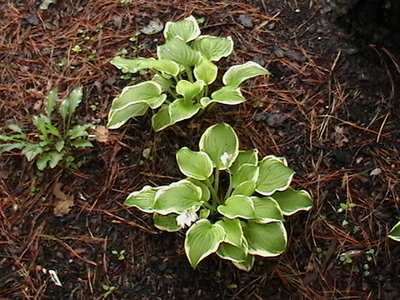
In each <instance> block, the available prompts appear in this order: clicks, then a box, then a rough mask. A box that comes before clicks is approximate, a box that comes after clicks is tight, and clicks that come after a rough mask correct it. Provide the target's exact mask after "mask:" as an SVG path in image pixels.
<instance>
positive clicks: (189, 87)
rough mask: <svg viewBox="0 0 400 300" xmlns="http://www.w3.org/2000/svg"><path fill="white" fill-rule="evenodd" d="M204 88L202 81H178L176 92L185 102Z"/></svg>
mask: <svg viewBox="0 0 400 300" xmlns="http://www.w3.org/2000/svg"><path fill="white" fill-rule="evenodd" d="M203 88H204V81H203V80H198V81H196V82H193V83H192V82H189V81H187V80H180V81H179V82H178V83H177V84H176V92H177V93H178V94H179V95H182V96H183V98H185V99H186V100H191V99H193V98H194V97H196V96H197V95H198V94H200V93H201V91H202V90H203Z"/></svg>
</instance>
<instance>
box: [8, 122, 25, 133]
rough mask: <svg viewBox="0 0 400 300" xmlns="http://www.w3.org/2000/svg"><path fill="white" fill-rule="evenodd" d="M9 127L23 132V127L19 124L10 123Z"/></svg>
mask: <svg viewBox="0 0 400 300" xmlns="http://www.w3.org/2000/svg"><path fill="white" fill-rule="evenodd" d="M7 128H8V129H10V130H12V131H15V132H18V133H23V132H22V128H21V127H19V126H18V125H17V124H10V125H8V126H7Z"/></svg>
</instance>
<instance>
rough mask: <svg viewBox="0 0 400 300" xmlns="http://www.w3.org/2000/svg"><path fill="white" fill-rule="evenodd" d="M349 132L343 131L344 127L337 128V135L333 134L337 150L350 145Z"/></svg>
mask: <svg viewBox="0 0 400 300" xmlns="http://www.w3.org/2000/svg"><path fill="white" fill-rule="evenodd" d="M346 134H347V132H345V130H344V129H343V127H340V126H335V133H334V134H333V135H334V137H335V145H336V148H343V147H344V146H346V145H347V144H348V143H349V139H348V138H347V136H346Z"/></svg>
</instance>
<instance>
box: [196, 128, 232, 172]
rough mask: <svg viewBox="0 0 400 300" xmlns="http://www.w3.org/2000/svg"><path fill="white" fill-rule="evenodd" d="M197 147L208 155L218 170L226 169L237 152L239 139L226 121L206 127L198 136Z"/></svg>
mask: <svg viewBox="0 0 400 300" xmlns="http://www.w3.org/2000/svg"><path fill="white" fill-rule="evenodd" d="M199 148H200V150H201V151H204V152H206V153H207V154H208V156H210V158H211V160H212V161H213V162H214V164H215V166H216V167H217V169H218V170H225V169H228V168H229V167H230V166H231V165H232V163H233V162H234V161H235V159H236V157H237V155H238V153H239V140H238V137H237V135H236V133H235V131H234V130H233V128H232V127H231V126H229V125H228V124H226V123H220V124H216V125H213V126H211V127H209V128H207V129H206V131H205V132H204V133H203V135H202V136H201V138H200V143H199Z"/></svg>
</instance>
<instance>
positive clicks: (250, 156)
mask: <svg viewBox="0 0 400 300" xmlns="http://www.w3.org/2000/svg"><path fill="white" fill-rule="evenodd" d="M244 164H250V165H253V166H257V165H258V150H257V149H252V150H240V151H239V155H238V156H237V158H236V160H235V162H234V163H233V165H232V166H231V167H230V168H229V171H230V172H231V173H232V174H234V173H236V172H237V170H238V169H239V168H240V167H241V166H242V165H244Z"/></svg>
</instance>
